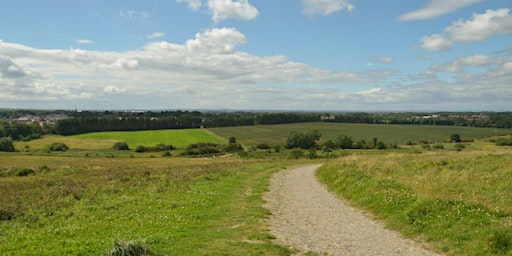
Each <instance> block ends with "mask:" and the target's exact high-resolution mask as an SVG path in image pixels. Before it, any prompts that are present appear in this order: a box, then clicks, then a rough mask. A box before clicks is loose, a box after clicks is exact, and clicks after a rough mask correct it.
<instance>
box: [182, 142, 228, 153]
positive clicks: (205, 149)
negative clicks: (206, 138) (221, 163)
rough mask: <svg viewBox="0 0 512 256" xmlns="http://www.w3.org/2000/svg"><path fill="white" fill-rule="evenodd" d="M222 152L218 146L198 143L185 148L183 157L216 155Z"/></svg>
mask: <svg viewBox="0 0 512 256" xmlns="http://www.w3.org/2000/svg"><path fill="white" fill-rule="evenodd" d="M222 151H223V148H222V146H221V145H219V144H215V143H210V142H200V143H195V144H190V145H188V146H187V147H186V148H185V151H184V152H183V154H184V155H209V154H217V153H220V152H222Z"/></svg>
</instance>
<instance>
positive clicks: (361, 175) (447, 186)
mask: <svg viewBox="0 0 512 256" xmlns="http://www.w3.org/2000/svg"><path fill="white" fill-rule="evenodd" d="M482 144H485V142H482ZM473 148H475V150H469V151H465V150H463V151H460V152H457V151H452V150H441V151H429V152H424V153H421V154H418V153H385V154H372V155H371V157H369V155H367V154H354V155H349V156H346V157H343V158H339V159H336V160H333V161H330V162H329V163H328V164H326V165H324V166H323V167H322V168H321V169H320V170H319V172H318V175H319V177H320V179H321V180H322V181H323V182H324V183H326V184H327V185H328V187H329V188H330V189H331V190H332V191H334V192H335V193H337V194H338V195H339V196H340V197H343V198H345V199H348V200H349V201H350V202H351V203H352V204H353V205H355V206H357V207H360V208H363V209H364V210H366V211H370V212H372V213H373V214H375V215H376V216H377V217H378V218H379V219H381V220H383V221H384V222H385V223H386V225H387V226H388V227H390V228H392V229H396V230H399V231H400V232H402V233H403V234H405V235H407V236H409V237H412V238H414V239H416V240H418V241H423V242H427V243H428V247H430V248H431V249H433V250H435V251H439V252H442V253H443V254H446V255H512V196H511V195H512V168H511V166H512V149H511V148H501V149H497V148H496V147H489V146H488V145H478V144H477V145H473Z"/></svg>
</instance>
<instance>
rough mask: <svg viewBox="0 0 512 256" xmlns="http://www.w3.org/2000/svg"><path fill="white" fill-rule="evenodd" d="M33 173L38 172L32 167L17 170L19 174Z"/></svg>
mask: <svg viewBox="0 0 512 256" xmlns="http://www.w3.org/2000/svg"><path fill="white" fill-rule="evenodd" d="M32 174H36V172H35V171H34V170H33V169H30V168H23V169H19V170H18V171H17V172H16V175H17V176H28V175H32Z"/></svg>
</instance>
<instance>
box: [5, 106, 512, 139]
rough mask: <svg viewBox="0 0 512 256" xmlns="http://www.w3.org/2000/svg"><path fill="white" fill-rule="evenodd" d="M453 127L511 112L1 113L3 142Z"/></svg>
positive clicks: (511, 124)
mask: <svg viewBox="0 0 512 256" xmlns="http://www.w3.org/2000/svg"><path fill="white" fill-rule="evenodd" d="M50 114H60V115H64V116H66V117H67V118H65V119H62V120H58V121H56V122H54V123H43V124H42V125H41V124H40V123H39V122H32V123H21V122H17V121H16V119H15V118H13V117H21V116H24V115H39V116H41V115H50ZM319 121H322V122H336V123H368V124H410V125H451V126H473V127H496V128H512V112H485V113H453V112H446V113H414V112H400V113H391V112H389V113H387V112H386V113H365V112H356V113H334V114H333V113H319V112H243V111H235V112H223V111H217V112H213V111H206V112H199V111H180V110H178V111H64V110H60V111H35V110H0V138H1V137H10V138H11V139H12V140H30V139H35V138H38V137H40V136H42V135H45V134H59V135H74V134H82V133H89V132H100V131H136V130H160V129H187V128H199V127H208V128H210V127H233V126H250V125H270V124H288V123H303V122H319Z"/></svg>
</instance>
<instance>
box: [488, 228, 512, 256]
mask: <svg viewBox="0 0 512 256" xmlns="http://www.w3.org/2000/svg"><path fill="white" fill-rule="evenodd" d="M488 244H489V248H491V252H492V253H495V254H498V253H499V254H505V253H507V252H510V251H512V229H510V228H500V229H497V230H495V231H494V232H493V233H492V234H491V236H490V237H489V239H488Z"/></svg>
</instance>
